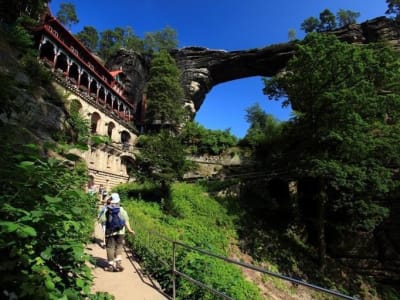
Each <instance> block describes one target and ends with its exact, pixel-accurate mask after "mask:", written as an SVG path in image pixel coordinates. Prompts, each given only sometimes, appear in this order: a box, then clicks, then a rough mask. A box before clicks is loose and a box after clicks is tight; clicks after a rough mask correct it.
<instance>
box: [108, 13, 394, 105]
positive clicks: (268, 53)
mask: <svg viewBox="0 0 400 300" xmlns="http://www.w3.org/2000/svg"><path fill="white" fill-rule="evenodd" d="M331 33H332V34H335V35H337V36H338V37H339V38H340V39H341V40H343V41H347V42H350V43H360V44H367V43H371V42H378V41H385V42H388V43H390V44H392V45H393V46H394V47H396V48H397V49H399V50H400V27H399V24H398V23H397V22H396V21H394V20H391V19H388V18H386V17H379V18H375V19H372V20H368V21H366V22H364V23H361V24H353V25H349V26H346V27H344V28H341V29H339V30H336V31H333V32H331ZM294 50H295V43H282V44H276V45H270V46H266V47H264V48H256V49H250V50H239V51H229V52H228V51H223V50H212V49H208V48H204V47H189V48H183V49H179V50H174V51H172V52H171V55H172V56H173V57H174V58H175V60H176V62H177V65H178V66H179V68H180V69H181V71H182V75H183V76H182V87H183V89H184V92H185V102H189V103H192V104H193V107H194V108H195V111H198V110H199V109H200V108H201V105H202V103H203V101H204V99H205V97H206V95H207V93H208V92H209V91H210V90H211V89H212V88H213V87H214V86H215V85H217V84H220V83H223V82H227V81H231V80H235V79H240V78H245V77H250V76H267V77H268V76H272V75H275V74H277V73H279V72H280V71H282V70H283V69H284V68H285V66H286V64H287V62H288V60H289V59H290V58H291V57H292V55H293V53H294ZM119 66H122V67H123V70H124V71H125V73H126V76H127V77H126V78H125V81H126V84H127V87H128V89H129V90H127V92H128V95H129V96H132V99H135V100H134V101H136V102H138V101H140V99H141V94H142V93H143V89H144V86H145V83H146V82H145V81H146V79H147V77H148V76H147V75H148V74H147V70H148V60H146V59H145V58H144V57H143V56H141V55H139V54H137V53H135V52H132V51H127V50H120V51H119V52H118V53H117V54H116V55H115V56H114V57H112V58H111V59H110V61H109V63H108V64H107V67H114V68H118V67H119Z"/></svg>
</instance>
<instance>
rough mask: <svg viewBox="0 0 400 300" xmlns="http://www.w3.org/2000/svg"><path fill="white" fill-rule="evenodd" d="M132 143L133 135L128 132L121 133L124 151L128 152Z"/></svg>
mask: <svg viewBox="0 0 400 300" xmlns="http://www.w3.org/2000/svg"><path fill="white" fill-rule="evenodd" d="M130 141H131V135H130V134H129V132H127V131H125V130H124V131H122V132H121V144H122V150H124V151H128V150H129V144H130Z"/></svg>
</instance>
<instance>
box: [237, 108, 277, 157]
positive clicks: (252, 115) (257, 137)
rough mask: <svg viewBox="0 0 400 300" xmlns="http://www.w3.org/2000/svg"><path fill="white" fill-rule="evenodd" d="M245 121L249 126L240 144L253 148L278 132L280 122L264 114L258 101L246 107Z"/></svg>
mask: <svg viewBox="0 0 400 300" xmlns="http://www.w3.org/2000/svg"><path fill="white" fill-rule="evenodd" d="M246 121H247V123H249V124H250V126H249V129H248V130H247V133H246V136H245V137H244V138H243V141H242V142H241V144H245V145H249V146H250V147H251V148H253V149H255V148H256V147H257V146H259V145H260V144H261V143H263V142H266V141H267V140H271V139H273V138H274V137H276V136H278V135H279V134H280V131H281V124H280V122H279V121H278V120H276V119H275V118H274V117H273V116H272V115H268V114H266V113H265V112H264V111H263V109H262V108H261V106H260V105H259V104H258V103H257V104H254V105H253V106H250V107H249V108H247V109H246Z"/></svg>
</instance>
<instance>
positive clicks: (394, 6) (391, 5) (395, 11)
mask: <svg viewBox="0 0 400 300" xmlns="http://www.w3.org/2000/svg"><path fill="white" fill-rule="evenodd" d="M386 3H387V5H388V8H387V10H386V12H385V13H386V14H387V15H394V17H395V19H396V20H398V19H399V18H400V0H386Z"/></svg>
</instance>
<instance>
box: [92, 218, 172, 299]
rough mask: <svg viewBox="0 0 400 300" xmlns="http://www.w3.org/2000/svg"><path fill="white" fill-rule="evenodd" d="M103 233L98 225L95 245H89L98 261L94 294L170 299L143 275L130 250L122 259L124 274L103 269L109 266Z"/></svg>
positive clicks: (118, 297) (119, 297)
mask: <svg viewBox="0 0 400 300" xmlns="http://www.w3.org/2000/svg"><path fill="white" fill-rule="evenodd" d="M102 237H103V232H102V229H101V226H100V225H99V224H98V223H96V225H95V232H94V241H95V242H94V243H93V244H90V245H88V248H87V249H88V253H90V254H91V255H92V256H93V257H94V258H95V260H96V265H95V266H93V271H92V274H93V276H94V286H93V288H92V291H93V292H97V291H102V292H108V293H110V294H112V295H114V296H115V299H116V300H128V299H129V300H139V299H140V300H164V299H169V298H168V297H167V296H165V295H163V293H162V292H161V290H160V289H159V286H158V285H157V283H156V282H155V281H153V280H151V278H149V277H147V276H145V275H143V271H142V269H141V268H140V266H139V264H138V263H137V262H136V261H135V260H134V258H133V256H132V253H131V252H130V250H129V249H127V248H126V249H125V252H124V254H123V257H122V259H123V260H122V265H123V267H124V268H125V270H124V271H123V272H106V271H104V270H103V267H104V266H105V265H106V264H107V260H106V250H105V249H103V248H101V247H100V245H99V243H98V242H100V241H101V240H102Z"/></svg>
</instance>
